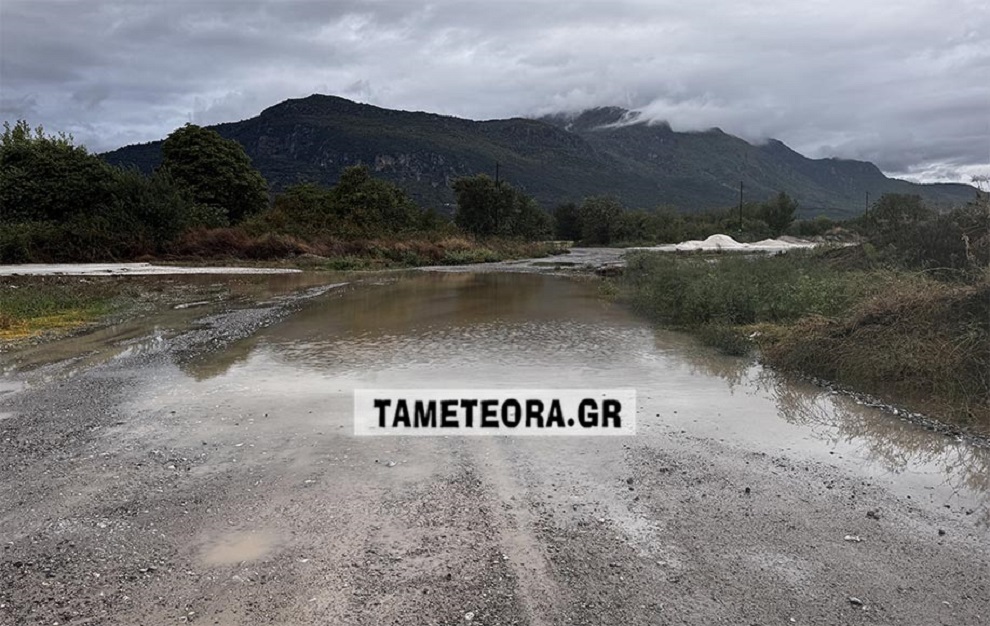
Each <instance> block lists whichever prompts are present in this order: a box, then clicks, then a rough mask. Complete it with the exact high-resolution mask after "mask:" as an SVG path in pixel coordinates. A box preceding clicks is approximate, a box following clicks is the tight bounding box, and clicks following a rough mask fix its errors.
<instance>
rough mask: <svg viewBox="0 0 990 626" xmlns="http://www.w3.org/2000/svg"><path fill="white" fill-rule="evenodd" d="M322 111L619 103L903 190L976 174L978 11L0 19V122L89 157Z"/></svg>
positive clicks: (595, 7) (388, 8)
mask: <svg viewBox="0 0 990 626" xmlns="http://www.w3.org/2000/svg"><path fill="white" fill-rule="evenodd" d="M311 93H325V94H335V95H340V96H344V97H347V98H351V99H354V100H358V101H361V102H368V103H371V104H376V105H379V106H383V107H389V108H398V109H407V110H425V111H433V112H438V113H446V114H450V115H457V116H461V117H468V118H472V119H490V118H495V117H511V116H530V115H537V114H543V113H549V112H557V111H574V110H580V109H583V108H587V107H592V106H600V105H619V106H624V107H627V108H631V109H638V110H642V111H643V112H644V113H645V114H647V115H649V116H650V117H652V118H655V119H664V120H668V121H669V122H670V123H671V125H672V126H673V127H674V129H676V130H689V129H703V128H709V127H712V126H719V127H721V128H722V129H723V130H725V131H726V132H730V133H733V134H736V135H740V136H743V137H745V138H747V139H750V140H759V139H761V138H765V137H775V138H778V139H780V140H782V141H784V142H785V143H787V144H788V145H790V146H791V147H793V148H795V149H796V150H798V151H800V152H802V153H804V154H807V155H809V156H813V157H820V156H839V157H849V158H860V159H868V160H871V161H874V162H876V163H877V164H878V165H879V166H880V167H881V168H882V169H883V170H884V171H886V172H887V173H890V174H895V175H899V176H902V177H908V178H912V179H917V180H966V181H968V180H969V177H970V176H971V175H974V174H990V8H988V3H987V0H896V1H888V0H828V1H819V0H797V1H783V0H749V1H747V0H695V1H691V0H654V1H645V0H644V1H639V2H607V1H599V2H583V1H573V0H571V1H567V0H553V1H536V0H533V1H525V2H522V1H516V2H513V1H504V0H502V1H499V0H492V1H487V2H473V1H472V2H465V1H460V2H452V1H440V2H396V1H393V2H359V1H330V0H320V1H316V0H312V1H291V0H269V1H262V2H251V1H250V0H198V1H188V0H176V1H169V2H165V1H160V2H143V1H142V0H120V1H108V2H99V1H96V0H80V1H56V0H0V117H2V118H3V119H5V120H15V119H21V118H23V119H27V120H28V121H29V122H30V123H31V124H32V125H35V124H39V123H41V124H44V125H45V127H46V129H48V130H52V131H54V130H65V131H68V132H71V133H72V134H73V135H74V136H75V138H76V140H77V141H79V142H81V143H84V144H86V146H87V147H89V148H90V149H91V150H93V151H103V150H107V149H111V148H115V147H118V146H120V145H124V144H128V143H134V142H138V141H149V140H152V139H160V138H162V137H164V136H165V135H167V134H168V133H169V132H171V131H172V130H173V129H174V128H175V127H177V126H179V125H181V124H183V123H185V122H187V121H192V122H196V123H199V124H212V123H217V122H223V121H234V120H239V119H244V118H248V117H253V116H254V115H257V114H258V113H259V112H260V111H261V110H262V109H264V108H265V107H268V106H271V105H273V104H276V103H278V102H280V101H282V100H285V99H286V98H295V97H302V96H306V95H309V94H311Z"/></svg>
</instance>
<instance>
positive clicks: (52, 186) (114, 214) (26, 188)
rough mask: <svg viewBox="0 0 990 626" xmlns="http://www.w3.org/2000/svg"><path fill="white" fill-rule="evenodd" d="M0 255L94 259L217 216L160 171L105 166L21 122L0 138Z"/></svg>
mask: <svg viewBox="0 0 990 626" xmlns="http://www.w3.org/2000/svg"><path fill="white" fill-rule="evenodd" d="M0 206H2V211H0V262H4V263H24V262H31V261H33V262H51V261H99V260H114V259H130V258H137V257H140V256H144V255H151V254H156V253H160V252H162V251H163V250H164V249H165V248H166V247H167V245H168V244H169V243H170V242H171V241H173V240H174V239H175V238H176V237H177V236H178V235H179V234H180V233H182V232H184V231H185V230H187V229H189V228H195V227H207V226H215V225H219V224H221V223H224V222H225V221H226V220H225V216H224V215H222V214H219V213H218V212H217V211H216V210H215V209H213V208H212V207H208V206H204V205H201V204H198V203H197V202H195V200H194V199H193V197H192V195H191V194H190V190H188V189H186V188H184V187H183V186H182V185H181V184H179V183H178V182H177V181H175V180H174V179H173V178H172V176H171V174H170V173H169V172H168V171H161V172H155V173H153V174H151V175H150V176H144V175H142V174H139V173H138V172H136V171H134V170H123V169H119V168H115V167H111V166H110V165H107V164H106V163H105V162H104V161H103V160H102V159H100V158H99V157H97V156H94V155H91V154H89V153H88V152H87V151H86V150H85V148H82V147H78V146H74V145H72V139H71V138H70V137H68V136H66V135H47V134H46V133H45V132H44V130H43V129H42V128H40V127H39V128H37V129H35V130H32V129H31V128H30V127H29V126H28V125H27V123H25V122H18V123H17V124H16V125H15V126H13V127H11V126H10V125H9V124H4V132H3V135H2V137H0Z"/></svg>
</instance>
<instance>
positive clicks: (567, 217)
mask: <svg viewBox="0 0 990 626" xmlns="http://www.w3.org/2000/svg"><path fill="white" fill-rule="evenodd" d="M553 228H554V236H555V237H556V238H557V239H563V240H566V241H577V240H578V239H580V238H581V215H580V212H579V211H578V207H577V205H576V204H574V203H573V202H568V203H566V204H561V205H559V206H557V207H556V208H555V209H554V210H553Z"/></svg>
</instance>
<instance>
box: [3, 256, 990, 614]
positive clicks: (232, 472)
mask: <svg viewBox="0 0 990 626" xmlns="http://www.w3.org/2000/svg"><path fill="white" fill-rule="evenodd" d="M273 280H275V278H273ZM346 282H348V284H346V285H341V284H339V282H335V283H334V285H335V286H334V288H332V289H326V290H319V289H315V290H314V289H312V288H310V290H309V291H306V292H302V293H303V296H301V297H299V298H286V297H280V298H274V299H264V301H263V302H256V303H255V304H253V305H251V306H243V307H242V308H240V309H233V310H216V311H212V310H211V311H208V312H201V313H195V309H189V310H184V311H181V312H178V313H176V314H175V315H174V316H169V317H167V318H159V319H158V320H157V321H156V322H155V325H154V327H152V328H145V329H144V330H143V332H142V331H141V329H140V328H129V329H128V331H127V333H125V334H124V335H120V334H115V333H114V332H113V330H112V329H108V330H107V332H106V334H105V335H104V336H102V338H101V339H100V340H98V341H90V342H81V343H80V345H78V346H76V348H75V352H76V354H74V355H70V354H69V353H70V352H71V351H72V350H70V349H69V348H67V347H64V346H63V347H62V348H61V349H58V348H55V347H53V348H52V350H55V351H56V353H57V357H58V358H48V359H46V358H44V354H43V353H42V352H43V351H44V348H34V349H33V350H34V352H32V353H31V358H25V357H24V356H23V355H17V354H12V355H4V356H3V358H4V359H5V368H4V372H5V374H4V376H3V378H2V379H0V380H2V384H0V418H2V419H0V502H3V503H4V505H3V506H2V508H0V543H2V545H3V552H2V554H0V559H2V561H0V605H2V606H0V623H7V622H9V623H13V624H22V623H23V624H35V623H37V624H52V623H54V622H59V623H61V624H73V623H80V624H82V623H107V624H158V623H163V624H164V623H182V622H191V623H204V624H267V623H274V624H313V623H329V624H383V623H385V624H391V623H403V624H405V623H425V624H457V623H460V624H467V623H471V624H585V623H588V624H658V623H659V624H664V623H677V624H711V623H717V622H723V623H731V624H752V623H761V624H762V623H766V624H769V623H785V624H790V623H798V624H837V623H843V624H857V623H879V624H919V625H920V624H935V623H946V624H983V623H986V620H987V619H988V617H990V572H988V567H987V563H990V560H988V557H990V554H988V552H990V550H988V548H990V450H988V449H987V448H985V447H980V446H978V445H973V444H972V443H970V442H967V441H963V440H959V439H956V438H952V437H946V436H944V435H940V434H937V433H933V432H930V431H927V430H925V429H924V428H923V427H921V426H918V425H915V424H912V423H909V422H905V421H902V420H900V419H898V418H897V417H896V416H893V415H891V414H888V413H885V412H883V411H880V410H878V409H875V408H869V407H864V406H860V405H858V404H856V402H855V401H854V400H852V399H850V398H848V397H844V396H837V395H833V394H830V393H828V392H826V391H823V390H821V389H818V388H816V387H813V386H811V385H809V384H807V383H804V382H801V381H796V380H790V379H788V378H786V377H783V376H780V375H779V374H775V373H773V372H769V371H766V370H763V369H762V368H761V367H759V366H758V365H756V364H754V363H752V362H749V361H747V360H743V359H738V358H730V357H723V356H719V355H715V354H713V353H712V352H711V351H710V350H709V349H706V348H704V347H701V346H699V345H697V344H696V343H695V342H694V341H693V340H691V339H690V338H688V337H686V336H683V335H680V334H677V333H670V332H665V331H657V330H655V329H653V328H651V327H650V326H649V325H648V324H646V323H645V322H643V321H642V320H640V319H637V318H636V317H635V316H633V315H632V314H630V313H629V312H628V311H627V310H625V309H624V308H622V307H621V306H618V305H615V304H612V303H610V302H608V301H605V300H603V299H601V298H600V297H599V296H598V286H597V284H596V283H595V282H594V281H592V280H589V279H587V278H581V277H560V276H551V275H543V274H526V273H509V272H483V273H482V272H474V271H458V272H444V273H440V272H408V273H391V274H385V275H381V276H379V277H372V278H368V277H362V278H355V279H354V280H352V281H346ZM180 313H181V314H180ZM39 351H41V352H39ZM479 382H482V383H483V384H484V385H485V386H491V387H524V388H533V387H567V388H573V387H594V388H604V387H634V388H635V389H636V390H637V392H638V395H639V398H638V403H639V415H638V419H637V421H638V426H639V430H638V432H637V434H636V435H635V436H634V437H623V438H611V437H582V438H567V439H564V438H550V437H541V438H520V437H515V438H513V437H486V438H462V437H456V436H451V437H431V438H422V437H416V438H399V437H396V438H356V437H354V436H353V435H352V434H351V433H352V432H353V424H352V416H351V391H352V390H353V389H355V388H367V387H390V388H395V387H398V388H403V387H410V388H417V387H437V386H440V385H443V386H449V387H462V388H470V387H477V386H479ZM847 537H848V538H850V539H847ZM856 539H859V541H856ZM4 620H6V621H4ZM792 620H793V621H792Z"/></svg>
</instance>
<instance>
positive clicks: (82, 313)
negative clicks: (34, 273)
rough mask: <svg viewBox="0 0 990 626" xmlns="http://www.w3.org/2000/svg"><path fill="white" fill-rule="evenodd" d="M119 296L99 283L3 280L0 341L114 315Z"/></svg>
mask: <svg viewBox="0 0 990 626" xmlns="http://www.w3.org/2000/svg"><path fill="white" fill-rule="evenodd" d="M120 296H121V293H120V291H119V289H118V288H117V287H115V286H113V285H110V284H109V283H105V282H99V281H97V282H81V281H79V279H75V280H65V279H62V278H49V277H44V278H38V277H33V278H31V279H4V281H3V282H2V283H0V341H13V340H18V339H26V338H30V337H35V336H37V335H40V334H42V333H44V332H46V331H53V330H54V331H65V330H71V329H74V328H78V327H80V326H83V325H85V324H88V323H90V322H92V321H94V320H96V319H98V318H99V317H101V316H103V315H106V314H108V313H110V312H112V311H113V310H114V309H115V308H116V306H117V303H118V300H119V298H120Z"/></svg>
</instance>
